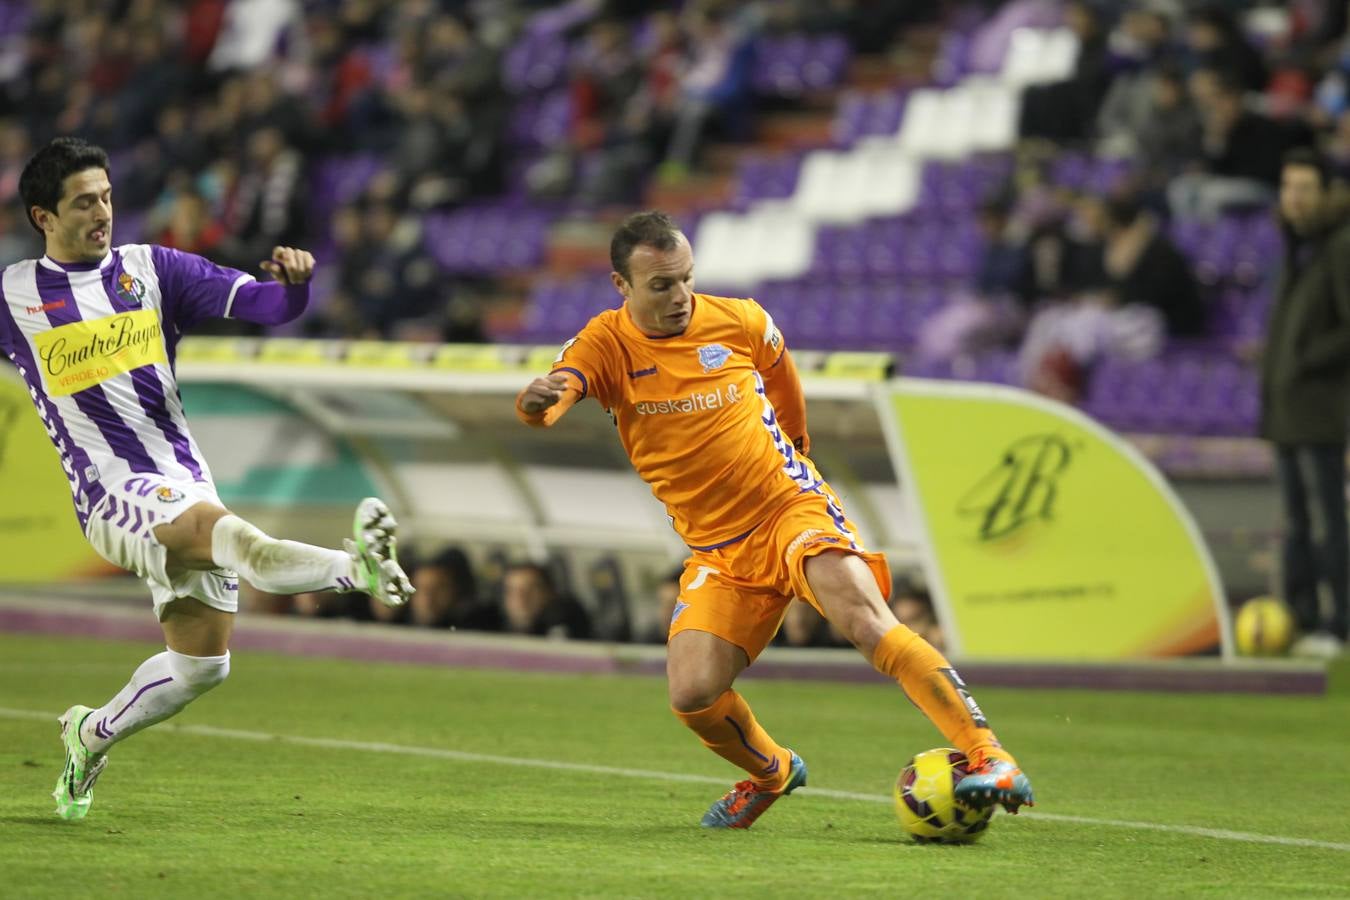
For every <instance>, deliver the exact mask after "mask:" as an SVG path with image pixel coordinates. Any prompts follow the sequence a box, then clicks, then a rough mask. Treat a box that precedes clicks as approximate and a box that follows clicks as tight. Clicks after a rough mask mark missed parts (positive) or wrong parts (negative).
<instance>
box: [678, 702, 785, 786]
mask: <svg viewBox="0 0 1350 900" xmlns="http://www.w3.org/2000/svg"><path fill="white" fill-rule="evenodd" d="M672 712H674V713H675V716H676V717H677V718H678V719H679V720H680V721H681V722H683V723H684V724H685V725H687V726H689V728H690V729H692V730H693V732H694V733H695V734H697V735H698V736H699V739H700V740H701V741H703V746H705V747H707V748H708V749H709V750H711V751H712V752H714V753H716V754H717V755H718V756H720V757H722V758H723V759H725V760H726V761H727V762H729V763H731V764H732V765H734V766H739V767H740V768H742V769H744V770H745V771H746V772H748V773H749V774H750V780H751V781H753V782H754V783H755V784H756V785H758V786H759V787H762V788H768V789H769V790H778V789H779V788H781V787H782V786H783V785H784V784H786V783H787V778H788V774H789V770H790V769H791V767H792V754H791V753H790V752H788V751H787V750H785V749H783V748H782V747H780V746H778V744H777V743H776V742H775V741H774V739H773V738H771V737H769V735H768V732H766V731H765V730H764V729H763V728H761V727H760V725H759V723H758V722H757V721H755V714H754V713H752V712H751V711H750V705H749V704H748V703H746V702H745V698H744V697H742V696H741V695H740V694H738V693H736V692H735V691H732V690H728V691H726V692H725V693H723V694H722V696H720V697H718V698H717V699H716V700H715V701H713V705H712V706H709V707H708V708H707V709H700V710H695V711H694V712H687V713H686V712H680V711H679V710H678V709H676V710H672Z"/></svg>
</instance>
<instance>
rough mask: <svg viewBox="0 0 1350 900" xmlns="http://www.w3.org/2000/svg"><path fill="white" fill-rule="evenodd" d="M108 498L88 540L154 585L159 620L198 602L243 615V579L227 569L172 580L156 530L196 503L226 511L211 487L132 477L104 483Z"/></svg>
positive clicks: (88, 529) (105, 555)
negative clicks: (179, 603)
mask: <svg viewBox="0 0 1350 900" xmlns="http://www.w3.org/2000/svg"><path fill="white" fill-rule="evenodd" d="M104 487H106V488H107V489H108V493H107V496H105V497H104V498H103V500H102V501H101V502H100V503H99V504H98V506H96V507H94V511H93V513H91V514H90V516H89V524H88V526H87V527H86V528H85V536H86V537H88V538H89V543H90V544H91V545H92V546H93V548H94V550H95V551H96V552H97V553H98V555H99V556H101V557H103V558H104V559H106V560H107V561H108V562H110V563H112V564H113V565H115V566H118V567H119V568H123V569H126V570H127V571H129V572H135V573H136V574H137V575H139V576H140V577H141V578H144V579H145V583H146V584H148V585H150V595H151V598H152V599H153V600H154V604H155V616H156V617H157V618H160V619H163V618H164V607H165V606H167V605H168V604H170V603H172V602H173V601H174V600H177V599H178V598H179V597H194V598H196V599H197V600H200V601H201V602H202V603H205V604H206V605H207V606H210V607H212V608H213V609H219V610H221V611H223V612H229V613H233V612H238V611H239V576H238V575H236V574H235V573H234V572H231V571H229V570H227V569H213V570H211V571H209V572H208V571H200V572H182V573H180V574H179V575H178V576H177V577H175V578H170V577H169V574H168V572H167V571H166V562H167V557H168V551H167V550H165V549H164V545H163V544H161V543H160V542H159V541H158V540H157V539H156V538H155V532H154V529H155V527H156V526H158V525H167V524H168V523H170V522H172V521H174V520H175V519H177V518H178V517H179V516H181V515H182V514H183V513H185V512H187V511H188V510H189V509H191V508H192V507H193V506H196V505H197V504H198V503H203V502H205V503H213V504H215V505H216V506H224V504H223V503H221V502H220V497H218V496H217V495H216V488H215V486H214V485H212V484H210V483H209V482H196V481H174V480H170V479H168V478H165V477H164V476H162V475H128V476H127V477H125V478H123V479H121V480H120V481H113V482H105V484H104Z"/></svg>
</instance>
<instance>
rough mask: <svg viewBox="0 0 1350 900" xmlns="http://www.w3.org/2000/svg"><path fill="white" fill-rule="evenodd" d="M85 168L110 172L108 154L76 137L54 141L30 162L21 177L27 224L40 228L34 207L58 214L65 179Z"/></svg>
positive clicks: (20, 192)
mask: <svg viewBox="0 0 1350 900" xmlns="http://www.w3.org/2000/svg"><path fill="white" fill-rule="evenodd" d="M85 169H102V170H103V171H105V172H107V171H108V153H107V151H105V150H104V149H103V148H102V147H98V146H95V145H94V144H91V143H89V142H88V141H84V140H81V139H80V138H75V137H59V138H53V139H52V140H51V141H49V142H48V143H47V146H45V147H43V148H42V149H41V150H39V151H38V152H37V153H34V154H33V158H32V159H30V160H28V164H27V165H26V166H24V167H23V174H21V175H20V176H19V196H20V197H22V198H23V211H24V215H26V216H28V224H30V225H32V226H33V227H34V228H36V229H37V230H38V232H39V233H41V232H42V229H41V228H38V223H37V222H36V221H35V220H34V219H33V207H35V206H38V207H41V208H42V209H45V210H49V211H51V212H53V213H54V212H56V205H57V204H58V203H60V202H61V191H62V190H63V189H64V185H65V183H66V179H67V178H69V177H70V176H71V175H74V174H75V173H76V172H83V171H84V170H85Z"/></svg>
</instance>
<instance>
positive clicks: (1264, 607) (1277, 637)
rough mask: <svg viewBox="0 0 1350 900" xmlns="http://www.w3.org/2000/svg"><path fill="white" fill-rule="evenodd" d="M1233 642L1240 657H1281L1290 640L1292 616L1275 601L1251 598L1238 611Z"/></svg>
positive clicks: (1285, 605) (1285, 607)
mask: <svg viewBox="0 0 1350 900" xmlns="http://www.w3.org/2000/svg"><path fill="white" fill-rule="evenodd" d="M1233 639H1234V641H1235V642H1236V643H1237V649H1238V652H1239V653H1241V654H1242V655H1243V656H1282V655H1284V654H1285V653H1286V652H1288V650H1289V644H1290V643H1291V642H1292V641H1293V639H1294V615H1293V613H1291V612H1290V611H1289V606H1288V604H1286V603H1285V602H1284V601H1283V600H1281V599H1279V598H1278V597H1253V598H1252V599H1251V600H1248V601H1247V602H1246V603H1244V604H1242V608H1241V609H1239V610H1238V614H1237V618H1236V619H1235V620H1234V621H1233Z"/></svg>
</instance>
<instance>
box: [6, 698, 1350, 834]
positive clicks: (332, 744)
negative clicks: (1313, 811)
mask: <svg viewBox="0 0 1350 900" xmlns="http://www.w3.org/2000/svg"><path fill="white" fill-rule="evenodd" d="M56 717H57V714H56V713H51V712H38V711H37V710H32V709H10V708H7V707H2V706H0V718H7V719H30V720H33V721H40V722H51V723H52V724H53V728H54V727H55V723H56ZM159 730H161V731H179V732H182V733H183V734H191V735H197V736H200V737H215V738H232V739H233V740H237V741H253V742H255V743H265V742H271V741H275V742H277V743H280V744H294V745H297V746H301V747H321V748H323V749H325V750H364V751H366V752H368V753H395V754H400V755H403V756H422V757H428V758H431V759H450V760H455V761H456V762H474V763H492V764H495V765H500V766H522V767H525V768H530V769H556V770H560V771H564V772H585V773H588V774H591V775H617V776H619V777H621V778H645V779H648V780H651V781H681V782H686V783H694V784H716V785H725V784H726V783H727V779H726V778H725V777H722V778H715V777H713V776H711V775H685V774H682V773H679V772H655V771H651V770H649V769H624V768H619V767H617V766H597V765H591V764H590V763H572V762H562V761H561V760H555V759H527V758H523V757H518V756H496V755H493V754H490V753H468V752H466V751H463V750H444V749H442V748H440V747H412V746H408V745H407V744H386V743H384V742H382V741H347V740H341V739H339V738H316V737H302V736H299V735H289V734H269V733H268V732H265V731H241V730H239V729H235V728H214V727H212V726H210V725H172V724H170V725H165V726H160V728H159ZM803 796H804V797H829V798H831V799H835V800H861V801H863V802H866V803H891V802H892V799H891V798H890V797H887V796H883V795H881V794H860V793H857V792H854V791H835V790H831V789H829V788H816V787H808V788H806V793H805V794H803ZM1003 818H1004V820H1005V821H1006V820H1007V818H1008V817H1006V816H1005V817H1003ZM1017 818H1018V819H1023V818H1026V819H1035V820H1038V821H1040V820H1043V821H1046V822H1073V823H1075V824H1079V825H1101V826H1106V827H1110V828H1129V829H1133V830H1136V831H1165V832H1167V833H1169V834H1188V835H1192V836H1194V837H1205V838H1214V839H1215V840H1221V841H1242V842H1244V843H1248V844H1278V845H1280V846H1283V847H1311V848H1313V849H1316V850H1339V851H1341V852H1346V853H1350V844H1341V843H1337V842H1335V841H1315V840H1311V839H1309V838H1294V837H1284V836H1282V835H1277V834H1255V833H1252V832H1249V831H1229V830H1227V829H1224V828H1201V827H1199V826H1197V825H1164V824H1162V823H1160V822H1133V821H1129V820H1126V819H1095V818H1092V817H1089V816H1068V815H1061V814H1059V813H1043V812H1034V811H1033V812H1022V813H1019V814H1018V816H1017Z"/></svg>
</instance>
